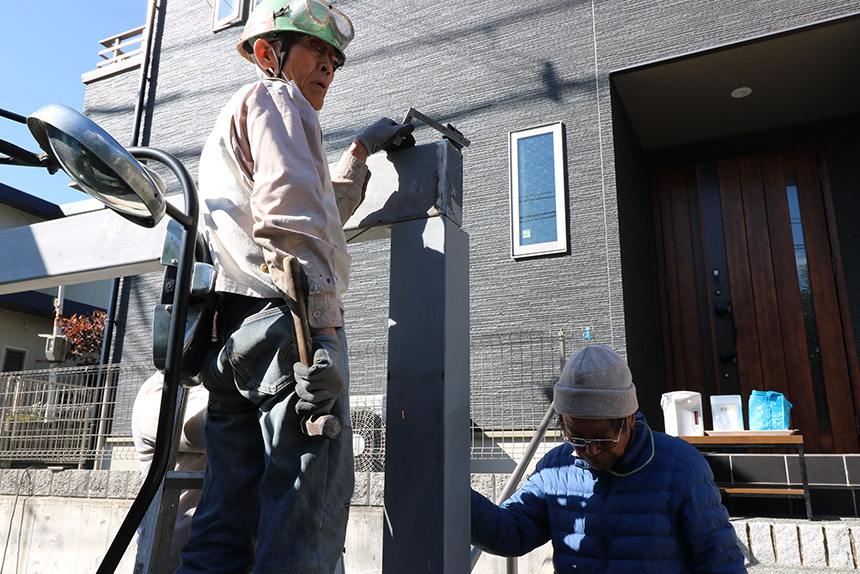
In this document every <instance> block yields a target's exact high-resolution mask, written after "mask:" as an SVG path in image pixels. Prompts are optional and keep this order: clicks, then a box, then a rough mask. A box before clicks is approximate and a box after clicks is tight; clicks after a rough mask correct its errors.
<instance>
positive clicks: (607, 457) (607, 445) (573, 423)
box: [562, 415, 634, 470]
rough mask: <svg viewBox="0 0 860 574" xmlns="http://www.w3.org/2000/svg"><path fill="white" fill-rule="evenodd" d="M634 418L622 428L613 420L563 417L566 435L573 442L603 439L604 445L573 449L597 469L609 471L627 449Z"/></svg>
mask: <svg viewBox="0 0 860 574" xmlns="http://www.w3.org/2000/svg"><path fill="white" fill-rule="evenodd" d="M633 419H634V415H630V416H629V417H627V418H626V419H625V420H624V424H622V426H621V428H620V429H619V428H618V427H617V426H616V425H615V424H614V421H613V420H611V419H581V418H577V417H572V416H570V415H564V416H563V417H562V420H563V421H564V436H565V437H566V438H567V439H571V440H573V441H578V440H579V439H585V440H586V441H589V440H593V439H603V441H602V442H587V443H586V446H584V447H578V446H574V447H573V449H574V450H575V451H576V456H578V457H580V458H582V459H584V460H585V461H586V462H588V464H590V465H591V466H592V467H594V468H595V469H597V470H610V469H611V468H612V467H614V466H615V464H616V463H617V462H618V460H619V459H620V458H621V457H622V456H623V455H624V451H626V450H627V445H628V444H629V443H630V437H631V435H632V432H631V430H630V429H631V427H632V426H633ZM615 439H618V442H613V441H615Z"/></svg>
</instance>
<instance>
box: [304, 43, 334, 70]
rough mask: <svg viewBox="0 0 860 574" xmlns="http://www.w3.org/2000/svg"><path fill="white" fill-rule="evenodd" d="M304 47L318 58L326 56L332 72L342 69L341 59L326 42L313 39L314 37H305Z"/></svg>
mask: <svg viewBox="0 0 860 574" xmlns="http://www.w3.org/2000/svg"><path fill="white" fill-rule="evenodd" d="M304 43H305V46H307V47H308V49H310V50H311V51H312V52H316V54H317V55H318V56H322V55H326V56H328V61H329V62H331V67H332V68H333V69H334V70H339V69H341V68H342V67H343V58H341V57H340V54H339V53H338V52H337V50H335V49H334V48H332V47H331V46H330V45H329V44H327V43H326V42H323V41H322V40H320V39H319V38H315V37H314V36H306V37H305V42H304Z"/></svg>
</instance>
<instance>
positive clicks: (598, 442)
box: [564, 419, 627, 451]
mask: <svg viewBox="0 0 860 574" xmlns="http://www.w3.org/2000/svg"><path fill="white" fill-rule="evenodd" d="M626 422H627V421H626V419H625V420H624V421H623V422H622V423H621V428H620V429H618V436H617V437H615V438H579V437H568V436H566V437H564V441H565V442H566V443H567V444H569V445H571V446H572V447H574V448H584V449H585V450H586V451H587V450H588V447H589V446H591V445H594V446H596V447H597V449H598V450H607V449H610V448H612V447H614V446H615V445H616V444H618V441H620V440H621V433H622V432H624V425H625V424H626Z"/></svg>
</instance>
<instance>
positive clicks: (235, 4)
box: [212, 0, 243, 32]
mask: <svg viewBox="0 0 860 574" xmlns="http://www.w3.org/2000/svg"><path fill="white" fill-rule="evenodd" d="M242 4H243V0H215V3H214V4H213V5H212V31H213V32H217V31H218V30H223V29H224V28H227V27H229V26H230V25H232V24H235V23H236V22H238V21H239V19H240V18H241V16H242Z"/></svg>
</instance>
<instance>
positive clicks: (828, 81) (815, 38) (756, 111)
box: [610, 14, 860, 151]
mask: <svg viewBox="0 0 860 574" xmlns="http://www.w3.org/2000/svg"><path fill="white" fill-rule="evenodd" d="M610 77H611V80H612V84H613V86H614V88H615V90H616V94H617V96H618V98H619V99H620V101H621V103H622V104H623V105H624V108H625V109H626V111H627V114H628V116H629V118H630V121H631V123H632V125H633V128H634V130H635V131H636V134H637V135H638V137H639V141H640V144H641V145H642V148H643V149H644V150H646V151H650V150H656V149H663V148H670V147H675V146H680V145H686V144H690V143H694V142H701V141H707V140H712V139H717V138H722V137H728V136H736V135H738V134H743V133H751V132H756V131H761V130H765V129H771V128H777V127H781V126H787V125H792V124H799V123H805V122H811V121H815V120H822V119H827V118H834V117H839V116H843V115H848V114H855V113H860V14H855V15H852V16H850V17H846V18H841V19H838V20H830V21H826V22H821V23H818V24H815V25H812V26H806V27H803V28H797V29H792V30H787V31H784V32H780V33H778V34H773V35H769V36H764V37H758V38H752V39H748V40H745V41H742V42H738V43H735V44H731V45H728V46H720V47H717V48H713V49H709V50H706V51H702V52H696V53H692V54H685V55H683V56H679V57H676V58H672V59H668V60H662V61H658V62H651V63H647V64H643V65H639V66H636V67H634V68H628V69H624V70H619V71H616V72H613V73H612V74H611V75H610ZM744 87H746V88H750V89H751V90H752V92H751V93H750V94H749V95H748V96H747V97H743V98H736V97H733V96H732V92H733V91H734V90H736V89H737V88H744Z"/></svg>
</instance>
